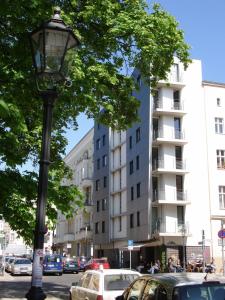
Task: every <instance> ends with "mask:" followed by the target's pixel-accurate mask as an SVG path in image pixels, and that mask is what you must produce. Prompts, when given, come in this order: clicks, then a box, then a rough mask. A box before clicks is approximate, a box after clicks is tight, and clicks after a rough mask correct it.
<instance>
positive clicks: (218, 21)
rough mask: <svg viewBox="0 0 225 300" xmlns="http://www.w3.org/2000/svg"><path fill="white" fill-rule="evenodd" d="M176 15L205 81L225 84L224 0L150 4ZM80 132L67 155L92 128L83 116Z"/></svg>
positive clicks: (166, 0)
mask: <svg viewBox="0 0 225 300" xmlns="http://www.w3.org/2000/svg"><path fill="white" fill-rule="evenodd" d="M154 2H157V3H160V4H161V6H162V7H163V8H164V9H165V10H166V11H168V12H169V13H170V14H171V15H173V16H174V17H175V18H176V20H177V21H178V22H179V27H180V28H181V29H182V30H183V31H184V36H185V41H186V42H187V43H188V44H189V45H190V46H191V51H190V54H191V58H193V59H200V60H201V61H202V68H203V80H210V81H215V82H225V0H159V1H151V0H149V1H148V3H149V4H152V3H154ZM78 124H79V129H78V130H77V131H74V132H73V131H71V130H70V131H69V132H68V133H67V138H68V140H69V144H68V146H67V149H66V152H67V153H68V152H69V151H70V150H71V149H72V148H73V147H74V146H75V144H76V143H77V142H78V141H79V140H80V139H81V138H82V137H83V136H84V135H85V133H86V132H87V131H88V130H89V129H90V128H91V127H92V126H93V120H87V119H86V117H85V116H84V115H81V116H80V117H79V118H78Z"/></svg>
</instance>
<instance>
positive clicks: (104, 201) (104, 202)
mask: <svg viewBox="0 0 225 300" xmlns="http://www.w3.org/2000/svg"><path fill="white" fill-rule="evenodd" d="M106 203H107V200H106V198H104V199H102V210H106Z"/></svg>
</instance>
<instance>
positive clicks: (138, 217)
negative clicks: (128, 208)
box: [137, 211, 140, 227]
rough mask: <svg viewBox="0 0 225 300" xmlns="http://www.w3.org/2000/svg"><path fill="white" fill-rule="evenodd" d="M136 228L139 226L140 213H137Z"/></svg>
mask: <svg viewBox="0 0 225 300" xmlns="http://www.w3.org/2000/svg"><path fill="white" fill-rule="evenodd" d="M137 226H138V227H139V226H140V211H137Z"/></svg>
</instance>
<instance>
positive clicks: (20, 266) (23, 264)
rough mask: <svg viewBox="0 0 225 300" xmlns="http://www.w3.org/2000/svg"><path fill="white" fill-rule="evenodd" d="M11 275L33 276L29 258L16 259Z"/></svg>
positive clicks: (12, 265)
mask: <svg viewBox="0 0 225 300" xmlns="http://www.w3.org/2000/svg"><path fill="white" fill-rule="evenodd" d="M11 274H12V275H19V274H28V275H31V274H32V262H31V260H30V259H27V258H16V259H15V260H14V261H13V263H12V264H11Z"/></svg>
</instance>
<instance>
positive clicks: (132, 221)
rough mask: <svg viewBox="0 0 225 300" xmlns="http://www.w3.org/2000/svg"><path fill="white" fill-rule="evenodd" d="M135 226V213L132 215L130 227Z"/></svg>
mask: <svg viewBox="0 0 225 300" xmlns="http://www.w3.org/2000/svg"><path fill="white" fill-rule="evenodd" d="M133 227H134V214H131V215H130V228H133Z"/></svg>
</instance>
